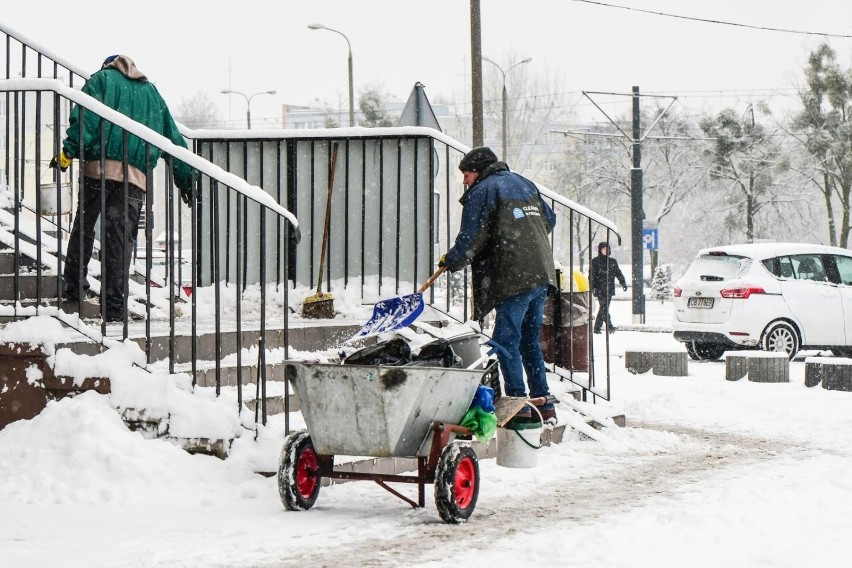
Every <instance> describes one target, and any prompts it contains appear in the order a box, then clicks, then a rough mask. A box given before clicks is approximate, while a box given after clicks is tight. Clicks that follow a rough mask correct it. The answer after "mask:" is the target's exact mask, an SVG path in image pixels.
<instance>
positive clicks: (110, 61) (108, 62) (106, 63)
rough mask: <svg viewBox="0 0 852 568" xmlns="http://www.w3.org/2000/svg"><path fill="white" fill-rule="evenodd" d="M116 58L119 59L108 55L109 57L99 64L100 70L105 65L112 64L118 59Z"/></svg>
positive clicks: (116, 56)
mask: <svg viewBox="0 0 852 568" xmlns="http://www.w3.org/2000/svg"><path fill="white" fill-rule="evenodd" d="M118 57H119V56H118V55H110V56H109V57H107V58H106V59H104V62H103V63H101V68H103V67H106V66H107V65H109V64H110V63H112V62H113V61H115V60H116V59H118Z"/></svg>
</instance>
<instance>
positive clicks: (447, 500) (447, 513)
mask: <svg viewBox="0 0 852 568" xmlns="http://www.w3.org/2000/svg"><path fill="white" fill-rule="evenodd" d="M478 498H479V460H478V459H477V457H476V452H475V451H473V448H471V447H470V444H469V443H468V442H461V441H458V440H456V441H454V442H452V443H450V444H447V447H445V448H444V450H443V451H442V452H441V457H440V459H439V460H438V466H437V467H436V468H435V507H437V509H438V514H439V515H440V516H441V519H442V520H443V521H444V522H445V523H451V524H454V525H457V524H460V523H463V522H465V521H467V520H468V519H469V518H470V516H471V515H472V514H473V510H474V509H475V508H476V500H477V499H478Z"/></svg>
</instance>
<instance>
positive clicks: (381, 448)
mask: <svg viewBox="0 0 852 568" xmlns="http://www.w3.org/2000/svg"><path fill="white" fill-rule="evenodd" d="M487 373H488V371H487V370H485V369H459V368H440V367H423V366H380V365H340V364H320V363H315V364H312V363H306V362H301V363H300V362H289V363H288V364H287V366H286V375H287V378H288V379H289V381H290V382H291V383H292V385H293V388H294V390H295V392H296V395H297V396H298V398H299V402H300V403H301V409H302V414H303V415H304V419H305V424H306V426H307V429H306V430H302V431H298V432H293V433H291V434H290V435H289V436H287V438H286V439H285V441H284V446H283V448H282V450H281V458H280V460H279V468H278V488H279V493H280V495H281V501H282V502H283V504H284V506H285V507H286V508H287V509H289V510H306V509H310V508H311V507H312V506H313V504H314V503H315V502H316V499H317V496H318V495H319V491H320V486H321V481H322V478H329V479H347V480H366V481H374V482H375V483H377V484H378V485H380V486H381V487H383V488H384V489H386V490H387V491H389V492H390V493H392V494H394V495H396V496H397V497H399V498H400V499H402V500H404V501H406V502H407V503H409V504H410V505H411V506H413V507H424V506H425V500H426V490H425V487H426V484H427V483H432V484H434V497H435V506H436V507H437V509H438V513H439V514H440V516H441V519H443V520H444V521H445V522H448V523H462V522H464V521H466V520H467V519H468V518H469V517H470V515H471V514H472V513H473V510H474V508H475V507H476V500H477V497H478V494H479V463H478V460H477V457H476V453H475V452H474V450H473V448H471V446H470V442H467V441H462V440H455V435H456V434H466V435H469V434H470V433H471V431H470V430H469V429H467V428H465V427H462V426H459V425H458V423H459V421H461V419H462V418H463V417H464V415H465V413H466V412H467V410H468V408H469V407H470V404H471V401H472V400H473V397H474V395H475V394H476V389H477V387H478V386H479V385H480V383H481V381H482V380H483V378H484V377H485V375H486V374H487ZM335 456H372V457H414V458H417V473H416V474H396V475H394V474H381V473H378V474H372V473H356V472H352V471H341V470H339V469H335V463H334V460H335ZM388 483H409V484H416V485H417V487H418V498H417V501H414V500H412V499H409V498H408V497H406V496H405V495H402V494H401V493H399V492H397V491H396V490H395V489H393V488H392V487H390V486H389V485H388Z"/></svg>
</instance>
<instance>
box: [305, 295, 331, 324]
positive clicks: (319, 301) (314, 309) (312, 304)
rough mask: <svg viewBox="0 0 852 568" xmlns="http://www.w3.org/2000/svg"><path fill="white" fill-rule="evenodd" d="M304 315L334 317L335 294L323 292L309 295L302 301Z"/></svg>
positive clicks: (317, 317)
mask: <svg viewBox="0 0 852 568" xmlns="http://www.w3.org/2000/svg"><path fill="white" fill-rule="evenodd" d="M302 317H303V318H312V319H332V318H333V317H334V296H332V295H331V294H323V293H322V292H317V293H316V294H313V295H312V296H308V297H307V298H305V301H304V302H303V303H302Z"/></svg>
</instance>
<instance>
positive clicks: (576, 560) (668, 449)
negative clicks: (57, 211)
mask: <svg viewBox="0 0 852 568" xmlns="http://www.w3.org/2000/svg"><path fill="white" fill-rule="evenodd" d="M669 307H670V304H666V305H659V304H654V305H653V306H652V305H651V304H649V305H648V308H649V311H651V313H649V318H648V321H649V323H651V324H660V323H663V322H665V321H666V318H670V317H671V313H670V311H669V312H666V311H665V309H667V308H669ZM613 308H614V309H613V311H614V314H613V318H614V320H615V322H616V324H618V323H619V322H626V321H628V320H629V318H630V313H629V311H630V304H629V302H615V303H614V304H613ZM657 311H659V312H658V313H657ZM609 346H610V348H611V357H612V366H611V369H610V370H611V377H610V378H611V387H612V396H613V399H614V401H615V402H614V403H607V402H606V401H598V402H599V405H597V406H595V407H594V408H595V410H594V412H597V413H600V415H599V416H598V417H599V418H603V415H604V410H603V409H607V408H608V410H609V411H610V413H611V412H612V411H615V410H619V408H620V409H622V410H623V411H624V413H625V415H626V417H627V423H628V427H626V428H607V429H605V430H604V431H602V432H600V436H601V442H581V441H579V440H578V439H577V438H576V437H570V439H568V440H566V442H565V443H562V444H559V445H556V446H552V447H549V448H545V449H542V450H540V453H539V455H538V467H536V468H532V469H508V468H502V467H498V466H497V465H496V463H495V461H494V460H483V461H481V462H480V474H481V475H480V483H481V485H480V491H479V501H478V504H477V508H476V511H475V512H474V514H473V516H472V518H471V519H470V521H469V522H468V523H467V524H466V525H465V526H464V527H463V529H459V527H457V526H447V525H444V524H443V523H441V522H440V521H439V518H438V514H437V512H436V510H435V507H434V504H433V500H432V493H433V490H432V488H431V487H427V495H426V508H424V509H417V510H412V509H410V508H409V507H408V506H407V505H406V504H404V503H403V502H401V501H399V500H397V499H396V498H394V497H393V496H392V495H390V494H388V493H386V492H385V491H384V490H382V489H381V488H380V487H378V486H377V485H376V484H375V483H365V482H353V483H346V484H340V485H333V486H329V487H323V488H322V489H321V491H320V495H319V499H318V501H317V504H316V505H315V507H314V508H313V509H311V510H310V511H305V512H289V511H285V510H284V509H283V507H282V505H281V503H280V499H279V496H278V487H277V482H276V479H275V478H266V477H263V476H259V475H254V474H253V473H252V472H253V471H267V472H268V471H275V469H276V468H277V459H278V453H279V452H280V449H281V444H282V442H283V437H284V427H283V416H272V417H270V419H269V423H268V424H267V425H266V426H265V427H260V428H259V429H258V433H257V438H256V439H255V436H254V435H253V433H252V432H250V431H246V433H245V435H243V436H241V437H240V438H238V439H236V440H235V441H234V444H233V447H232V451H231V455H230V458H229V459H228V460H226V461H222V460H218V459H216V458H212V457H209V456H198V455H196V456H191V455H189V454H187V453H185V452H184V451H182V450H179V449H178V448H176V447H174V446H172V445H171V444H169V443H167V442H164V441H159V440H146V439H144V438H143V436H142V435H141V434H139V433H134V432H130V431H128V430H127V428H126V427H125V426H124V424H123V423H122V422H121V420H120V419H119V417H118V415H117V413H116V412H115V409H114V402H116V401H121V402H122V403H125V402H126V403H130V402H132V401H133V400H135V399H136V400H142V401H144V402H145V404H151V405H153V406H155V407H156V406H157V405H160V408H161V409H162V411H163V412H166V411H168V412H169V413H170V414H174V413H175V412H176V411H178V412H179V411H186V412H195V411H194V410H191V407H190V406H189V404H188V403H186V402H185V401H184V400H183V396H187V397H189V396H194V397H199V398H202V399H203V400H204V401H206V402H207V403H208V404H210V405H211V406H217V405H218V404H222V405H223V407H222V409H221V410H222V411H223V414H224V413H225V412H226V411H228V410H230V409H232V408H233V407H232V406H230V405H232V404H235V398H234V397H235V394H234V393H233V391H232V390H228V389H223V393H224V394H223V396H222V397H221V398H220V399H219V400H220V401H221V402H217V401H216V399H215V397H213V396H212V394H208V391H201V392H200V393H197V394H195V395H190V393H189V392H188V390H185V389H186V388H187V384H186V382H185V380H183V381H182V380H174V379H172V380H171V381H169V380H167V378H165V377H158V376H153V377H149V378H148V379H147V380H142V376H141V375H140V376H137V375H136V373H135V372H131V368H130V367H128V366H124V367H123V368H124V369H125V371H126V372H127V375H126V376H124V377H122V376H120V375H121V374H122V373H114V374H113V375H111V376H116V379H115V380H116V384H115V385H114V390H115V392H114V393H113V395H112V397H109V398H108V397H102V396H98V395H95V394H84V395H81V396H78V397H75V398H73V399H64V400H62V401H60V402H58V403H50V404H49V405H48V408H47V409H46V410H45V412H43V413H42V414H41V415H40V416H38V417H36V418H34V419H33V420H29V421H22V422H16V423H13V424H11V425H10V426H8V427H7V428H6V429H4V430H3V431H0V476H2V479H3V480H4V483H3V484H0V534H3V535H4V544H3V555H2V561H0V563H2V564H3V565H9V566H59V565H61V566H64V567H65V566H67V567H71V568H75V567H78V566H79V567H83V566H85V567H89V566H312V565H316V566H322V565H325V566H344V565H348V566H362V565H370V566H400V565H405V566H412V567H415V566H420V567H426V566H428V567H436V568H437V567H441V566H448V565H464V566H471V567H480V566H481V567H489V568H495V567H499V566H508V565H513V564H516V563H517V562H518V559H519V558H521V559H523V561H524V562H526V563H531V564H541V565H553V566H561V565H565V564H566V563H570V564H571V565H572V566H583V567H591V568H613V567H615V568H620V567H624V568H628V567H629V568H634V567H637V566H660V567H675V566H691V567H698V568H704V567H706V568H718V567H719V566H771V567H773V568H777V567H781V568H787V567H789V568H798V567H800V566H841V565H844V563H845V562H846V560H847V559H848V558H849V556H850V554H852V541H850V540H849V538H848V532H849V530H848V519H849V512H850V511H852V477H850V476H849V475H848V471H849V464H850V462H852V393H845V392H836V391H827V390H824V389H822V388H821V387H814V388H810V389H809V388H807V387H805V386H804V384H803V383H804V381H803V378H804V363H803V362H800V361H793V362H791V364H790V378H791V382H790V383H775V384H767V383H752V382H749V381H746V380H740V381H727V380H725V365H724V362H721V361H719V362H696V361H690V362H689V376H687V377H660V376H654V375H653V374H651V373H648V374H644V375H631V374H630V373H628V372H627V371H626V369H624V361H623V354H624V352H625V351H628V350H638V349H644V350H648V349H650V348H655V347H656V348H661V349H668V348H678V347H679V345H678V343H677V342H675V341H674V340H673V339H672V337H671V335H666V334H659V333H641V332H638V331H623V330H619V331H618V332H617V333H615V334H613V335H611V336H610V337H609ZM604 347H605V344H604V342H596V344H595V348H596V350H597V351H596V357H602V356H603V353H602V350H603V349H604ZM598 371H599V372H598V373H597V380H598V381H599V383H600V384H601V385H602V384H603V383H604V381H605V380H606V378H605V377H606V374H605V372H604V370H603V369H599V370H598ZM551 386H552V388H553V391H554V392H555V393H557V394H559V395H561V394H562V393H563V391H564V389H565V387H566V384H565V383H558V382H557V384H552V385H551ZM199 395H201V396H199ZM577 405H578V406H580V407H581V408H584V409H586V410H588V408H587V407H585V405H583V404H582V403H577ZM140 406H141V405H140ZM569 409H570V407H569V406H568V405H567V404H566V403H562V404H560V406H559V413H560V417H563V416H567V414H566V413H567V412H568V411H569ZM231 412H232V414H234V413H233V411H231ZM298 416H299V415H298V414H294V415H293V416H292V418H293V424H292V426H293V427H294V428H299V427H301V423H300V421H299V420H298ZM394 487H395V488H396V489H398V490H399V491H400V492H401V493H403V494H405V495H408V496H410V497H414V496H415V495H416V490H415V489H414V488H413V486H402V487H400V486H398V485H396V486H394ZM152 543H155V545H154V546H152Z"/></svg>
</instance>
